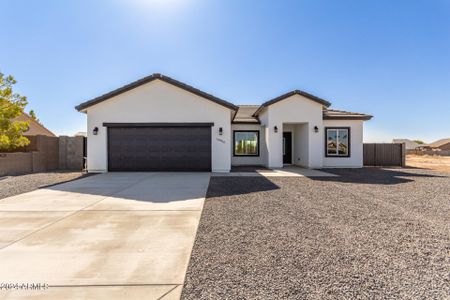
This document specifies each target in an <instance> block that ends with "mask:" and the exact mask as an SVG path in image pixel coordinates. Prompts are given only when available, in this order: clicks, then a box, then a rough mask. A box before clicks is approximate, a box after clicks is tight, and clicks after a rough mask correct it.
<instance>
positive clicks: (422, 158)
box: [406, 154, 450, 173]
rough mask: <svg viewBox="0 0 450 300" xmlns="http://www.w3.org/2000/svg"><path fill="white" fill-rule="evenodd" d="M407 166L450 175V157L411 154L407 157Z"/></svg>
mask: <svg viewBox="0 0 450 300" xmlns="http://www.w3.org/2000/svg"><path fill="white" fill-rule="evenodd" d="M406 165H407V166H409V167H414V168H421V169H430V170H434V171H440V172H448V173H450V156H439V155H414V154H410V155H406Z"/></svg>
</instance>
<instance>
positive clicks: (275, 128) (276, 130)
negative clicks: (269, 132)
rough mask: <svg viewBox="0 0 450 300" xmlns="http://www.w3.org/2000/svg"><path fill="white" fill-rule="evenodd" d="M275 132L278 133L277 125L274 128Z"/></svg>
mask: <svg viewBox="0 0 450 300" xmlns="http://www.w3.org/2000/svg"><path fill="white" fill-rule="evenodd" d="M273 132H275V133H277V132H278V127H277V126H276V125H275V126H274V127H273Z"/></svg>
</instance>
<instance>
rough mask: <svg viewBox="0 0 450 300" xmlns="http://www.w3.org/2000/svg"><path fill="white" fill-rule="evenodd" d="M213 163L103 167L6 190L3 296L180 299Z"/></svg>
mask: <svg viewBox="0 0 450 300" xmlns="http://www.w3.org/2000/svg"><path fill="white" fill-rule="evenodd" d="M209 178H210V174H209V173H106V174H99V175H95V176H91V177H86V178H83V179H80V180H76V181H72V182H68V183H65V184H60V185H56V186H52V187H48V188H45V189H40V190H37V191H33V192H29V193H25V194H21V195H17V196H14V197H10V198H6V199H3V200H0V263H1V266H2V267H1V268H0V282H2V283H19V284H21V283H24V284H27V283H28V284H30V283H41V284H48V285H49V287H48V289H41V290H23V289H22V290H15V289H13V290H0V299H3V298H5V299H7V298H11V299H13V298H14V299H20V298H27V299H47V298H59V299H79V298H93V299H123V298H127V299H132V298H144V299H178V298H179V297H180V295H181V289H182V285H183V282H184V277H185V273H186V269H187V266H188V262H189V257H190V254H191V250H192V246H193V243H194V239H195V234H196V231H197V227H198V223H199V220H200V215H201V211H202V208H203V203H204V199H205V195H206V190H207V188H208V184H209Z"/></svg>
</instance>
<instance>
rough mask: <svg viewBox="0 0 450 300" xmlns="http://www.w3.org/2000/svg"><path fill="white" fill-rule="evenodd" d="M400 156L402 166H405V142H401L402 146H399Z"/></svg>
mask: <svg viewBox="0 0 450 300" xmlns="http://www.w3.org/2000/svg"><path fill="white" fill-rule="evenodd" d="M400 151H401V154H400V155H401V156H402V167H405V166H406V144H405V143H402V147H401V150H400Z"/></svg>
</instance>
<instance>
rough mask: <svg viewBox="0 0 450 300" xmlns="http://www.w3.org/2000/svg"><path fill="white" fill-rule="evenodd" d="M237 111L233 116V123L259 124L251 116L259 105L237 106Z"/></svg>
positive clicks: (256, 119) (256, 118)
mask: <svg viewBox="0 0 450 300" xmlns="http://www.w3.org/2000/svg"><path fill="white" fill-rule="evenodd" d="M238 107H239V110H238V111H237V113H236V115H235V116H234V119H233V123H235V124H239V123H250V124H259V123H260V122H259V119H258V117H255V116H253V114H254V113H255V111H256V110H257V109H258V108H259V107H260V105H238Z"/></svg>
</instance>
